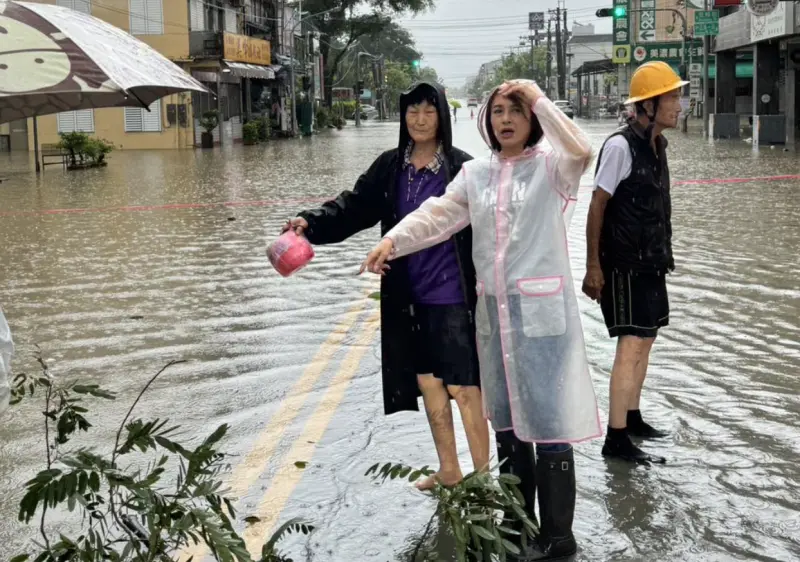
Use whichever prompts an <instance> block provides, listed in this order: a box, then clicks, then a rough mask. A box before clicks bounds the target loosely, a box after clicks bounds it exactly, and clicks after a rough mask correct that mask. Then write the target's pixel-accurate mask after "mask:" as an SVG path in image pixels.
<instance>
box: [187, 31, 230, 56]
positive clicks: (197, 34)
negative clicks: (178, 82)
mask: <svg viewBox="0 0 800 562" xmlns="http://www.w3.org/2000/svg"><path fill="white" fill-rule="evenodd" d="M222 45H223V42H222V32H221V31H192V32H191V33H190V34H189V54H190V55H191V56H193V57H196V58H220V57H222V53H223V49H222Z"/></svg>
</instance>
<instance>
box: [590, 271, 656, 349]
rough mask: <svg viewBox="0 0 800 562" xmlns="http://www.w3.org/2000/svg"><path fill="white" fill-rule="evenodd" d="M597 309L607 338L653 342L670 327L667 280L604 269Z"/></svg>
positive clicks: (645, 274) (643, 274)
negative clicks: (600, 310)
mask: <svg viewBox="0 0 800 562" xmlns="http://www.w3.org/2000/svg"><path fill="white" fill-rule="evenodd" d="M603 275H604V277H605V285H603V294H602V296H601V298H600V308H601V309H602V310H603V318H604V319H605V321H606V327H607V328H608V335H609V336H611V337H612V338H616V337H618V336H637V337H640V338H654V337H656V334H657V333H658V329H659V328H661V327H663V326H668V325H669V299H668V298H667V278H666V275H665V274H659V273H636V272H628V271H620V270H618V269H605V270H604V272H603Z"/></svg>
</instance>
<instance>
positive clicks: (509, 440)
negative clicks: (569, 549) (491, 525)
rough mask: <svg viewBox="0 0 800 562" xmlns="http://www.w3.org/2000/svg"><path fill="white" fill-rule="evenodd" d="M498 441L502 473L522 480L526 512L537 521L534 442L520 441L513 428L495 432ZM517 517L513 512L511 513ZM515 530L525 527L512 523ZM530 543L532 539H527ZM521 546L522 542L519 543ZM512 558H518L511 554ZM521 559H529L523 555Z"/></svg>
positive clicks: (520, 485) (521, 485)
mask: <svg viewBox="0 0 800 562" xmlns="http://www.w3.org/2000/svg"><path fill="white" fill-rule="evenodd" d="M495 440H496V441H497V457H498V459H499V460H500V461H501V462H502V461H505V462H503V464H501V465H500V473H501V474H513V475H514V476H516V477H517V478H519V479H520V480H521V482H520V484H519V491H520V492H521V493H522V497H523V499H524V500H525V513H527V514H528V517H529V518H530V520H531V521H533V522H534V523H536V454H535V453H534V448H533V447H534V445H533V443H526V442H525V441H520V440H519V438H518V437H517V436H516V435H515V434H514V431H513V430H510V431H498V432H495ZM509 515H511V516H512V517H516V516H514V515H513V514H509ZM512 528H513V529H514V530H515V531H519V532H520V533H524V532H525V529H524V527H523V525H522V523H520V522H515V524H514V525H512ZM527 542H528V544H529V545H530V543H531V541H530V540H528V541H527ZM517 545H518V546H520V548H521V544H519V543H517ZM509 559H510V560H515V559H517V558H516V557H514V556H513V555H511V554H509ZM518 559H519V560H527V557H524V556H521V557H520V558H518Z"/></svg>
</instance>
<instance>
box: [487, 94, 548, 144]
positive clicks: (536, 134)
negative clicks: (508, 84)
mask: <svg viewBox="0 0 800 562" xmlns="http://www.w3.org/2000/svg"><path fill="white" fill-rule="evenodd" d="M497 95H498V93H497V92H496V91H495V93H493V94H492V96H491V97H490V98H489V100H488V101H487V102H486V109H487V111H486V118H485V119H486V123H484V126H485V127H486V134H487V135H488V136H489V144H490V145H491V147H492V150H494V151H495V152H500V150H501V149H502V148H503V147H502V146H501V145H500V141H498V140H497V137H496V136H495V134H494V128H493V127H492V104H494V98H495V97H497ZM507 97H508V99H509V100H510V101H511V103H514V104H519V105H520V106H521V107H525V102H524V101H523V100H522V98H520V97H519V96H518V95H516V94H511V95H510V96H507ZM543 136H544V131H542V125H541V124H540V123H539V119H538V118H537V117H536V115H535V114H534V113H533V111H531V134H530V135H529V136H528V140H526V141H525V148H528V147H531V146H533V145H535V144H536V143H537V142H539V141H540V140H541V139H542V137H543Z"/></svg>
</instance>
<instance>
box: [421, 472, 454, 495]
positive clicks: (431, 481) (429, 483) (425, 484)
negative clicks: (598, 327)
mask: <svg viewBox="0 0 800 562" xmlns="http://www.w3.org/2000/svg"><path fill="white" fill-rule="evenodd" d="M463 479H464V477H463V476H462V475H461V471H458V472H442V471H441V470H440V471H439V472H437V473H436V474H432V475H431V476H428V477H427V478H426V479H425V480H423V481H421V482H420V483H418V484H417V490H419V491H420V492H426V491H428V490H432V489H434V488H435V487H436V483H437V482H438V483H439V484H441V485H442V486H444V487H445V488H450V487H452V486H455V485H456V484H458V483H459V482H461V481H462V480H463Z"/></svg>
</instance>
